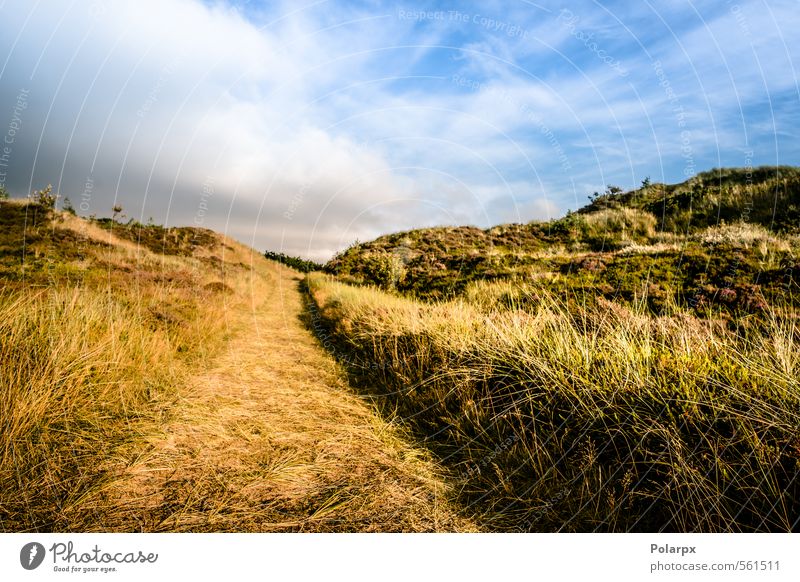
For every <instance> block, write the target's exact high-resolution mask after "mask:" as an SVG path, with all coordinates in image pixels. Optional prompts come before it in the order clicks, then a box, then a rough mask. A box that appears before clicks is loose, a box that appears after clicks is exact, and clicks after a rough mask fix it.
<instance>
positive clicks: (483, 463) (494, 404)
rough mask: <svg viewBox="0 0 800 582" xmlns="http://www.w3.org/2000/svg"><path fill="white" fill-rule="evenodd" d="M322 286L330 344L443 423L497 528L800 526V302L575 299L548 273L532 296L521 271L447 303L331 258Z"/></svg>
mask: <svg viewBox="0 0 800 582" xmlns="http://www.w3.org/2000/svg"><path fill="white" fill-rule="evenodd" d="M308 287H309V292H310V295H311V296H312V297H313V299H314V301H315V302H316V304H317V307H316V309H315V311H314V314H315V317H316V318H317V320H318V325H317V327H318V329H319V330H320V335H321V337H323V338H324V341H325V343H326V345H328V346H329V348H330V349H332V350H333V351H334V352H335V353H337V354H338V355H339V356H340V358H341V359H342V360H343V361H344V362H346V363H348V364H349V366H350V368H351V371H352V373H353V375H354V377H356V378H361V379H362V383H363V386H364V389H365V390H367V391H369V387H370V386H372V387H373V392H377V393H375V398H376V402H379V403H382V404H383V405H384V408H385V410H388V414H392V415H395V416H397V417H398V418H400V419H403V420H404V421H405V424H406V425H407V426H409V427H410V428H412V429H413V430H416V431H418V433H420V434H424V435H427V436H429V437H430V443H431V446H433V447H434V448H435V449H437V450H438V452H439V454H440V455H441V456H442V458H443V459H445V460H446V463H447V465H448V466H449V467H450V469H451V470H452V471H453V472H454V473H455V474H456V475H458V480H459V482H460V491H461V493H462V504H464V505H466V506H469V507H470V508H471V509H472V511H473V512H474V514H475V518H476V520H477V521H478V523H480V524H481V525H482V527H485V528H487V529H490V530H511V531H531V530H532V531H595V530H600V531H628V530H635V531H654V530H668V531H762V530H770V531H791V530H794V529H797V528H798V526H799V525H800V432H799V430H798V427H800V414H799V413H798V410H800V385H798V377H800V356H798V354H800V349H798V348H800V326H798V320H797V315H796V313H794V312H791V311H789V312H786V313H779V312H778V311H775V312H773V313H771V314H769V316H768V317H766V318H765V319H762V320H752V321H751V320H749V319H747V318H745V319H742V320H740V321H737V322H735V325H728V324H726V323H725V322H722V321H717V320H701V319H698V318H696V317H693V316H691V315H689V314H688V313H686V312H683V311H682V310H680V309H679V308H678V307H677V306H675V305H673V306H672V309H671V312H672V313H673V315H670V316H661V317H656V316H653V315H650V314H648V313H647V312H646V311H645V310H644V309H637V308H636V306H632V307H626V306H623V305H621V304H616V303H612V302H610V301H606V300H602V298H599V299H598V303H597V305H596V306H594V307H589V308H583V309H579V310H577V311H575V310H574V309H571V308H570V307H569V306H567V305H566V304H564V303H563V302H562V301H560V300H558V299H556V298H555V297H553V296H552V295H549V294H548V293H547V292H546V289H537V290H536V291H537V294H536V300H535V301H534V302H530V301H527V302H525V301H522V297H520V295H519V293H520V290H519V289H516V290H515V289H514V286H513V284H511V283H500V284H496V283H495V284H487V283H484V284H475V285H474V286H473V287H472V288H471V289H470V294H468V297H469V298H470V300H471V301H473V302H474V303H472V302H464V301H452V302H442V303H436V304H430V303H421V302H416V301H411V300H407V299H403V298H400V297H397V296H390V295H387V294H386V293H383V292H380V291H378V290H376V289H373V288H366V287H360V288H355V287H351V286H348V285H345V284H342V283H339V282H336V281H335V280H333V279H330V278H327V277H324V276H321V275H313V276H311V277H309V280H308ZM528 291H529V292H530V291H531V288H530V287H529V288H528ZM484 292H485V293H487V294H488V297H485V298H482V297H481V294H482V293H484ZM509 293H517V295H516V299H515V298H514V297H512V301H507V302H505V303H504V304H505V305H509V304H510V307H506V308H503V307H501V306H500V305H499V304H498V301H497V297H498V295H499V294H509ZM515 302H516V303H518V304H519V305H523V306H525V307H524V308H515V307H514V304H515ZM492 306H494V308H492Z"/></svg>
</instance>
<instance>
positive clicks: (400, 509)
mask: <svg viewBox="0 0 800 582" xmlns="http://www.w3.org/2000/svg"><path fill="white" fill-rule="evenodd" d="M0 223H1V224H2V227H3V228H2V231H0V232H1V233H2V234H1V235H0V236H2V239H0V334H2V337H3V342H2V345H0V426H3V431H2V433H0V531H13V532H19V531H105V530H113V531H276V530H280V531H299V530H302V531H353V530H357V531H372V530H390V531H432V530H434V531H435V530H448V531H452V530H470V529H474V528H473V526H471V525H470V524H469V522H466V521H464V520H462V519H460V518H458V517H457V516H456V514H455V512H454V510H453V509H452V508H451V507H450V506H449V505H448V502H447V499H448V497H449V492H448V487H447V486H446V485H445V483H444V481H443V478H442V471H441V470H440V469H439V468H438V467H437V465H436V464H435V463H433V462H432V461H431V459H430V456H429V455H428V454H427V453H426V452H425V451H424V450H422V449H419V448H417V447H416V446H415V445H414V444H413V443H412V442H411V441H410V440H409V439H408V437H407V436H405V435H403V434H401V433H400V432H399V431H398V429H397V428H395V427H393V426H392V425H391V424H390V423H389V422H387V421H385V420H383V419H382V418H380V417H379V416H378V415H377V414H376V413H375V412H374V411H373V409H372V408H370V407H369V406H368V405H367V404H366V403H365V402H363V401H362V400H360V399H358V398H356V397H355V396H354V395H353V394H352V393H351V391H350V389H349V386H348V385H347V382H346V380H345V379H344V376H343V374H342V372H340V371H339V369H338V368H337V365H336V364H335V362H334V361H333V359H332V358H331V357H330V356H328V355H327V354H326V353H325V352H324V350H323V349H322V348H321V347H319V345H318V344H317V342H316V340H315V339H314V338H313V335H312V334H311V333H310V332H309V331H308V329H307V328H306V327H305V325H304V323H303V322H302V321H301V315H302V302H301V299H300V294H299V290H298V287H297V282H298V275H297V274H296V273H295V272H293V271H291V270H289V269H286V268H285V267H282V266H279V265H277V264H276V263H273V262H270V261H267V260H265V259H264V258H263V257H261V256H260V255H259V254H258V253H256V252H254V251H252V250H251V249H248V248H246V247H244V246H242V245H240V244H239V243H236V242H235V241H232V240H230V239H227V238H226V237H223V236H221V235H218V234H216V233H213V232H211V231H207V230H198V229H164V228H161V227H158V226H147V227H144V226H141V225H135V224H129V225H122V224H119V223H116V222H113V221H89V220H85V219H81V218H79V217H76V216H72V215H69V214H66V213H61V212H57V211H54V210H52V209H51V208H48V207H47V206H46V205H38V204H32V203H25V202H19V201H4V202H0Z"/></svg>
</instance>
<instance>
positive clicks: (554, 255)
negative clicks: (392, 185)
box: [326, 167, 800, 312]
mask: <svg viewBox="0 0 800 582" xmlns="http://www.w3.org/2000/svg"><path fill="white" fill-rule="evenodd" d="M798 234H800V170H798V169H797V168H783V167H782V168H778V169H776V168H760V169H757V170H735V169H729V170H716V171H712V172H707V173H704V174H700V175H698V176H697V177H695V178H693V179H692V180H689V181H687V182H684V183H682V184H676V185H671V186H667V185H663V184H647V185H645V186H643V187H642V188H640V189H638V190H635V191H632V192H621V191H616V189H609V191H608V192H607V193H605V194H602V195H597V196H596V197H595V198H594V199H593V200H592V202H591V203H590V204H589V205H587V206H586V207H585V208H583V209H581V210H580V211H578V212H576V213H571V214H568V215H567V216H566V217H564V218H560V219H557V220H552V221H549V222H532V223H530V224H505V225H499V226H496V227H493V228H489V229H485V230H484V229H479V228H475V227H469V226H464V227H441V228H427V229H420V230H413V231H409V232H403V233H397V234H391V235H387V236H382V237H380V238H378V239H376V240H374V241H371V242H367V243H361V244H357V245H354V246H353V247H351V248H349V249H347V250H346V251H344V252H342V253H340V254H339V255H337V256H336V257H334V258H333V259H332V260H331V261H330V262H329V263H328V264H327V265H326V270H327V271H328V272H329V273H333V274H336V275H338V276H340V277H343V278H344V279H345V280H348V281H350V282H353V283H368V284H373V285H377V286H379V287H381V288H383V289H391V290H396V291H400V292H403V293H407V294H410V295H412V296H415V297H418V298H422V299H442V298H450V297H454V296H459V295H465V294H469V292H470V288H471V284H474V283H481V282H485V281H497V280H503V281H514V282H517V283H519V284H520V285H523V286H528V287H531V293H533V292H534V291H535V288H536V287H544V288H546V289H547V290H549V291H556V292H558V293H560V294H561V295H562V296H563V297H580V298H588V299H589V300H594V298H596V297H603V298H605V299H608V300H613V301H617V300H622V301H625V302H630V301H633V300H635V299H637V298H638V299H639V300H644V301H646V302H647V303H648V304H649V306H650V307H651V308H652V309H653V310H654V311H656V312H659V311H661V310H663V309H664V308H665V306H666V305H668V304H670V303H673V302H677V303H679V304H683V305H691V306H693V307H696V308H697V309H698V311H705V310H707V309H708V308H713V309H714V310H721V311H725V312H739V311H745V312H757V311H759V310H763V308H764V307H765V306H766V305H769V304H773V303H775V302H782V301H786V300H788V301H790V302H792V304H794V302H796V301H797V298H798V297H800V294H798V293H796V291H797V290H798V272H800V271H798V269H797V267H796V262H797V257H798V256H799V255H800V239H799V238H798Z"/></svg>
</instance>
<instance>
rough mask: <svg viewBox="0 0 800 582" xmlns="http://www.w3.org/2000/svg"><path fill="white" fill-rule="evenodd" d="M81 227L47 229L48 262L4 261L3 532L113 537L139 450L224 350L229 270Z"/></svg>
mask: <svg viewBox="0 0 800 582" xmlns="http://www.w3.org/2000/svg"><path fill="white" fill-rule="evenodd" d="M0 210H2V211H3V217H4V218H5V219H6V221H7V222H10V223H12V226H15V225H16V222H15V221H14V218H15V215H13V214H12V213H9V212H7V210H8V206H7V205H5V204H4V205H3V207H2V208H0ZM56 218H58V217H57V216H56ZM70 220H71V222H68V223H64V222H63V221H61V222H60V221H58V220H55V219H54V220H53V221H52V222H50V219H49V218H48V222H46V223H43V224H42V225H41V226H40V228H39V232H37V236H38V237H39V238H38V239H36V240H37V242H36V245H31V249H29V254H30V256H34V255H35V254H39V255H41V257H42V258H41V260H38V261H34V260H29V259H28V258H27V256H26V260H25V261H20V260H19V258H18V257H19V256H20V255H21V253H20V251H19V250H18V249H16V248H15V247H9V248H7V249H5V250H6V251H9V252H7V253H4V254H3V255H2V256H0V259H2V260H3V262H2V264H3V265H4V267H5V269H6V270H5V272H4V275H5V277H3V278H2V280H0V531H14V532H19V531H34V530H35V531H66V530H68V531H83V530H87V529H90V528H93V529H97V528H98V527H102V524H103V523H104V522H106V521H107V518H108V511H110V510H111V509H110V508H111V507H112V506H111V504H109V503H106V501H107V500H106V493H105V490H106V486H107V485H108V484H109V483H110V481H111V480H113V479H114V478H115V476H117V475H118V474H119V472H120V471H121V470H122V469H123V468H124V465H125V463H126V462H128V461H129V459H128V456H129V450H128V449H129V448H130V445H131V443H133V442H135V441H136V440H137V439H140V438H141V436H142V434H143V433H144V432H146V431H148V430H151V427H152V426H153V425H154V424H155V423H156V422H157V421H158V420H159V419H160V418H162V417H163V416H164V415H166V414H169V413H170V407H171V405H172V404H173V402H174V399H175V395H176V389H177V387H179V386H180V385H181V384H182V382H184V381H185V379H186V378H187V377H188V374H190V373H191V367H192V366H193V365H194V364H196V363H199V362H200V361H201V359H202V358H204V357H207V356H209V355H211V354H213V353H214V352H215V350H216V349H217V348H218V347H219V346H220V345H221V343H222V341H223V336H224V327H225V318H224V312H222V311H221V308H222V307H223V306H224V303H223V302H222V301H221V299H222V296H221V295H220V294H221V293H222V290H228V291H231V289H230V287H228V286H227V285H225V284H222V283H220V282H219V281H218V279H219V277H220V276H221V274H224V273H223V268H222V265H223V263H222V262H221V261H218V262H217V267H215V268H211V267H210V266H207V265H205V264H204V263H202V262H201V261H199V260H196V259H194V258H191V257H164V256H157V255H154V254H152V253H149V251H147V250H146V249H139V248H138V247H136V246H134V245H131V244H130V243H125V242H124V241H120V240H119V239H118V238H116V237H114V236H111V235H107V234H105V233H101V234H102V236H99V235H98V234H97V232H95V231H97V230H98V229H94V230H92V229H91V228H82V227H83V226H87V227H90V226H91V225H88V223H87V224H86V225H84V224H83V223H81V221H80V219H76V218H73V219H70ZM16 226H18V225H16ZM79 227H81V228H80V231H81V237H80V238H75V235H74V232H73V231H72V230H63V229H64V228H67V229H78V228H79ZM70 233H72V235H71V236H72V238H68V237H69V236H70ZM15 240H16V239H15ZM12 252H14V253H16V255H13V254H11V253H12ZM23 269H24V270H25V272H26V273H27V278H26V279H25V280H24V281H22V280H21V279H20V277H19V275H18V273H19V272H21V271H22V270H23ZM224 270H225V271H226V272H227V273H228V275H229V276H230V278H229V279H227V281H228V283H230V284H231V285H236V284H237V283H236V282H237V281H239V280H240V279H242V281H239V282H240V283H243V279H244V277H240V276H239V275H238V274H237V273H239V272H242V269H239V270H238V271H237V270H236V269H234V268H232V267H230V266H226V267H225V269H224ZM234 275H235V276H234ZM204 284H205V285H204ZM240 295H242V294H241V293H237V295H236V298H238V299H236V298H231V299H226V301H233V300H243V299H242V297H240ZM226 297H227V296H226Z"/></svg>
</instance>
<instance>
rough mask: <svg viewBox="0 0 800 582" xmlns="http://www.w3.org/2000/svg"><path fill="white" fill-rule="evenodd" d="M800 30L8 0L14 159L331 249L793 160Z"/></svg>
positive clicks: (558, 14) (84, 189) (649, 13)
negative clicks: (608, 191) (612, 188)
mask: <svg viewBox="0 0 800 582" xmlns="http://www.w3.org/2000/svg"><path fill="white" fill-rule="evenodd" d="M797 30H800V10H797V2H796V0H753V1H750V0H740V1H736V2H733V1H727V0H723V1H715V2H709V1H695V2H688V1H685V0H667V1H662V2H657V3H656V2H649V1H644V2H636V3H632V2H570V3H563V2H548V1H544V2H526V1H514V0H511V1H506V2H491V1H490V2H479V3H477V2H476V3H470V2H453V3H445V2H427V3H389V2H367V1H364V2H329V1H315V2H307V3H303V2H258V1H249V2H248V1H244V0H237V1H232V0H231V1H229V2H217V1H203V2H201V1H199V0H159V1H157V2H156V1H142V0H140V1H133V0H129V1H127V0H126V1H120V2H114V3H110V2H108V3H106V2H98V1H97V0H67V1H64V2H55V3H54V2H46V1H40V2H36V1H31V0H25V1H23V0H5V1H4V0H0V63H2V69H0V124H2V125H0V131H2V132H5V134H6V135H8V131H6V129H7V128H8V129H11V128H12V126H13V128H14V132H13V133H14V135H13V140H12V141H13V143H12V144H10V147H11V152H10V155H9V156H8V157H9V161H8V164H7V167H5V168H0V171H4V172H5V175H4V176H2V179H3V180H4V183H5V185H6V186H7V187H8V188H9V189H10V190H11V191H12V193H14V194H16V195H23V194H24V193H26V192H27V191H29V190H30V189H31V188H40V187H42V186H43V185H45V184H47V183H53V185H54V186H55V187H56V189H57V190H58V191H59V192H60V194H61V195H62V196H69V197H70V199H71V200H72V202H73V204H74V205H75V206H77V207H78V208H79V211H80V212H81V213H83V214H92V213H96V214H98V215H107V214H109V211H110V208H111V206H112V205H113V204H114V203H121V204H122V205H123V207H124V208H125V209H126V212H127V214H128V215H130V216H133V217H135V218H138V219H140V220H143V221H144V220H147V218H149V217H150V216H152V217H153V218H154V219H155V220H156V221H158V222H167V223H168V224H182V225H191V224H198V225H202V226H207V227H210V228H214V229H217V230H220V231H224V232H227V233H228V234H230V235H231V236H234V237H235V238H237V239H239V240H242V241H243V242H246V243H248V244H252V245H254V246H256V247H257V248H271V249H276V250H277V249H280V250H284V251H286V252H290V253H293V254H300V255H303V256H310V257H314V258H318V259H324V258H327V257H329V256H330V255H331V254H332V253H334V252H335V251H337V250H339V249H341V248H343V247H346V246H347V245H349V244H350V243H352V242H353V240H355V239H360V240H366V239H369V238H372V237H374V236H377V235H379V234H382V233H386V232H392V231H396V230H403V229H409V228H415V227H421V226H431V225H436V224H475V225H479V226H489V225H492V224H497V223H501V222H512V221H513V222H527V221H529V220H532V219H543V218H549V217H555V216H559V215H562V214H563V213H564V212H566V210H567V209H574V208H577V207H579V206H582V205H583V204H584V203H585V202H586V196H587V194H589V193H591V192H593V191H594V190H600V189H602V188H603V187H604V185H606V184H617V185H620V186H623V187H626V188H629V187H633V186H635V185H637V184H639V183H640V182H641V180H642V179H644V178H645V177H647V176H649V177H650V178H651V179H652V180H653V181H664V182H677V181H682V180H683V179H685V178H686V177H689V176H691V175H693V174H694V173H697V172H701V171H704V170H707V169H710V168H713V167H719V166H745V165H748V164H753V165H774V164H797V163H798V147H800V146H798V139H797V135H798V128H799V127H800V113H799V112H800V108H798V105H800V87H799V86H798V79H797V70H796V69H797V68H798V67H800V62H798V59H799V58H800V40H798V36H797V34H796V31H797ZM20 102H24V107H23V108H20V107H19V104H20Z"/></svg>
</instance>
